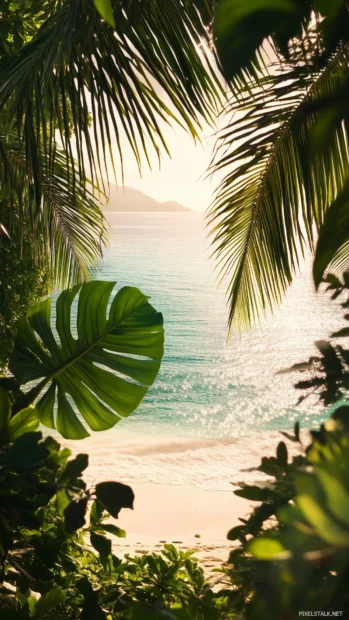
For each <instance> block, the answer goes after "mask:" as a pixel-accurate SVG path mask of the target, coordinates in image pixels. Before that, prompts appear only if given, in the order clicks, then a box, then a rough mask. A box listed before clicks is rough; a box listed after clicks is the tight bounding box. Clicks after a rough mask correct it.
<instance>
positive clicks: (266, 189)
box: [208, 0, 349, 326]
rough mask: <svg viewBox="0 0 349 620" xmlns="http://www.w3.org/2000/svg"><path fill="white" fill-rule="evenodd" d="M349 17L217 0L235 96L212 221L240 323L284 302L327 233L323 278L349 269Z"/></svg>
mask: <svg viewBox="0 0 349 620" xmlns="http://www.w3.org/2000/svg"><path fill="white" fill-rule="evenodd" d="M348 20H349V13H348V8H347V3H346V2H338V3H337V2H336V3H333V2H322V1H319V2H317V1H314V2H303V1H300V0H299V1H298V0H293V1H290V2H283V1H282V0H280V1H278V0H276V1H275V2H272V3H270V2H264V1H263V0H260V1H259V2H248V1H246V2H240V0H223V1H222V2H221V3H219V6H218V9H217V11H216V14H215V23H214V31H215V37H216V39H215V40H216V44H217V50H218V53H219V57H220V61H221V68H222V70H223V72H224V73H225V75H226V76H227V78H228V79H230V80H231V95H230V98H229V102H228V104H227V105H226V109H225V113H226V115H227V116H228V119H229V120H228V121H227V124H226V127H225V128H224V129H223V130H222V131H221V133H220V136H219V139H218V143H217V148H216V153H215V157H214V160H213V162H212V167H211V170H212V172H214V173H217V172H218V171H220V172H221V173H223V175H224V176H223V180H222V181H221V183H220V185H219V187H218V191H217V195H216V198H215V201H214V203H213V205H212V207H211V209H210V211H209V218H208V221H209V224H210V227H211V231H212V236H213V237H212V238H213V243H214V251H215V254H216V256H217V258H218V264H219V269H220V277H221V279H222V280H224V281H225V282H226V283H227V286H228V296H229V300H230V316H229V323H230V325H231V326H232V325H233V324H240V325H241V324H250V323H252V322H254V321H256V320H258V318H259V317H260V313H261V311H265V310H267V309H270V308H273V307H274V305H275V304H277V303H278V302H280V300H281V299H282V296H283V294H284V292H285V290H286V288H287V286H288V285H289V284H290V282H291V281H292V279H293V276H294V273H295V272H296V271H297V269H298V266H299V263H300V261H301V259H302V256H304V254H305V253H306V252H308V251H309V250H310V251H312V252H313V251H314V249H315V244H316V238H317V234H318V232H319V230H320V239H319V243H318V246H317V252H316V262H315V265H314V275H315V281H316V284H317V285H318V284H319V282H320V281H321V277H322V275H323V273H324V272H325V270H326V268H327V267H328V265H329V264H330V263H332V270H335V271H336V272H337V273H341V272H342V271H343V270H345V269H346V261H347V260H348V258H347V256H348V255H347V231H348V226H347V177H348V126H347V110H346V106H345V101H346V99H347V95H346V92H347V88H348V75H349V73H348V32H349V30H348ZM338 224H339V225H338ZM339 231H340V232H339Z"/></svg>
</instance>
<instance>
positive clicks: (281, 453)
mask: <svg viewBox="0 0 349 620" xmlns="http://www.w3.org/2000/svg"><path fill="white" fill-rule="evenodd" d="M276 458H277V462H278V464H279V465H280V467H284V468H285V467H286V466H287V460H288V453H287V448H286V444H285V442H284V441H280V443H279V445H278V447H277V449H276Z"/></svg>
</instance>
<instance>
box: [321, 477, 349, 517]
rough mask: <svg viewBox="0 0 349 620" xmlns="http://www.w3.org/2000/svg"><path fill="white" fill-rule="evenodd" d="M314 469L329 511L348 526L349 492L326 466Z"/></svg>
mask: <svg viewBox="0 0 349 620" xmlns="http://www.w3.org/2000/svg"><path fill="white" fill-rule="evenodd" d="M315 471H316V473H317V476H318V478H319V481H320V483H321V486H322V488H323V490H324V492H325V495H326V499H327V507H328V508H329V510H330V512H331V513H332V515H334V517H336V519H338V520H339V521H341V522H342V523H344V524H345V525H346V526H347V527H349V493H348V492H347V491H346V489H345V488H344V486H343V484H342V483H341V481H340V480H339V479H338V478H337V477H336V476H334V475H331V473H330V472H328V471H326V466H323V467H321V466H319V467H316V468H315Z"/></svg>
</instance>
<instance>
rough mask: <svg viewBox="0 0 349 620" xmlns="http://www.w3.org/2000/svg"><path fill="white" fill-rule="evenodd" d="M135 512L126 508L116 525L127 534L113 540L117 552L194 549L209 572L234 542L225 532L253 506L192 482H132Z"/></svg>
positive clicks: (131, 552) (132, 553) (225, 555)
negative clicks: (169, 546)
mask: <svg viewBox="0 0 349 620" xmlns="http://www.w3.org/2000/svg"><path fill="white" fill-rule="evenodd" d="M132 488H133V490H134V493H135V504H134V510H122V511H121V513H120V515H119V519H118V521H117V525H118V526H119V527H121V528H123V529H125V530H126V532H127V537H126V538H124V539H120V538H119V539H116V538H114V540H113V547H114V552H115V553H116V555H118V554H124V553H130V554H131V555H134V554H143V553H148V552H151V551H159V550H160V549H161V547H163V545H164V543H165V542H166V543H172V544H174V545H175V546H176V547H178V548H179V549H195V555H196V557H198V558H199V560H200V562H201V563H202V565H203V566H204V568H206V569H207V570H209V569H210V568H213V567H216V566H217V565H219V564H221V563H222V562H225V561H226V560H227V558H228V555H229V549H230V547H231V546H232V543H230V542H229V541H228V540H227V538H226V535H227V532H228V531H229V529H230V528H231V527H233V526H234V525H237V523H238V518H239V517H244V516H246V514H247V513H248V512H249V510H250V502H247V501H246V500H244V499H242V498H239V497H237V496H236V495H234V493H233V489H232V491H231V492H225V491H201V490H198V489H195V488H194V487H192V486H189V485H188V486H174V485H173V486H171V485H160V484H132Z"/></svg>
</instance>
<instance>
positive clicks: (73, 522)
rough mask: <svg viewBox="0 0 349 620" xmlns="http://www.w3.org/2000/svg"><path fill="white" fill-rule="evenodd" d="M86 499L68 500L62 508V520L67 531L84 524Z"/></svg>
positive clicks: (73, 530)
mask: <svg viewBox="0 0 349 620" xmlns="http://www.w3.org/2000/svg"><path fill="white" fill-rule="evenodd" d="M86 508H87V499H86V498H84V499H80V500H78V501H73V502H70V504H69V505H68V506H67V508H66V509H65V510H64V522H65V528H66V530H67V532H75V531H76V530H78V529H80V528H81V527H83V526H84V525H85V514H86Z"/></svg>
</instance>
